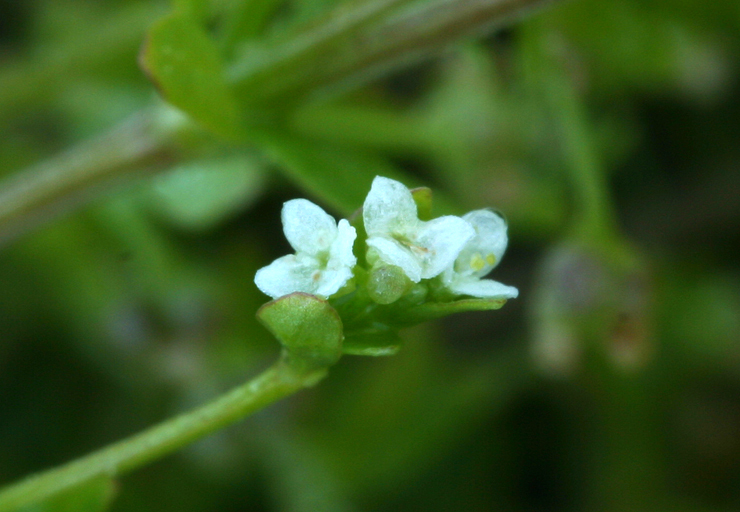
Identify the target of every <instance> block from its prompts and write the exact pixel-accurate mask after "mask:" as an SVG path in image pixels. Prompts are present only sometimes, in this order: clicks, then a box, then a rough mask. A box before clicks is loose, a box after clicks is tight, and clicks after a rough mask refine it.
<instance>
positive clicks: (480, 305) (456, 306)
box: [399, 299, 506, 325]
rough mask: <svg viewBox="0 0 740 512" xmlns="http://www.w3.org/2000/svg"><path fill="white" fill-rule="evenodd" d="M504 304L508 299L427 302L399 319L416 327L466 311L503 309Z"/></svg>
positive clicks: (404, 313) (409, 310) (406, 312)
mask: <svg viewBox="0 0 740 512" xmlns="http://www.w3.org/2000/svg"><path fill="white" fill-rule="evenodd" d="M504 304H506V299H462V300H456V301H454V302H427V303H425V304H422V305H420V306H416V307H413V308H409V309H407V310H405V311H404V312H403V316H400V317H399V319H400V320H401V321H402V322H403V323H404V324H408V325H414V324H418V323H422V322H427V321H429V320H434V319H435V318H442V317H445V316H448V315H453V314H455V313H463V312H465V311H489V310H492V309H501V308H502V307H503V305H504Z"/></svg>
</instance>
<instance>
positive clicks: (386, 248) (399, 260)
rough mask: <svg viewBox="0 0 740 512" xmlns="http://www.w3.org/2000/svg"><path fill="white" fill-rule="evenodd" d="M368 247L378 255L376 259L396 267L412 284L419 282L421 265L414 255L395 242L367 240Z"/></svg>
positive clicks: (378, 239)
mask: <svg viewBox="0 0 740 512" xmlns="http://www.w3.org/2000/svg"><path fill="white" fill-rule="evenodd" d="M367 245H368V247H372V248H373V249H375V251H376V252H377V253H378V257H379V258H380V259H381V260H382V261H384V262H385V263H390V264H391V265H396V266H397V267H401V269H402V270H403V271H404V272H405V273H406V275H407V276H408V277H409V279H411V280H412V281H413V282H415V283H418V282H419V281H421V263H420V262H419V259H418V258H417V257H416V256H414V254H412V253H411V251H409V249H408V248H406V247H404V246H403V245H402V244H401V243H399V242H397V241H396V240H391V239H389V238H382V237H375V238H368V239H367Z"/></svg>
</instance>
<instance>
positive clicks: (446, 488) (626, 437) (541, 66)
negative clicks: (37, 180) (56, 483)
mask: <svg viewBox="0 0 740 512" xmlns="http://www.w3.org/2000/svg"><path fill="white" fill-rule="evenodd" d="M419 3H420V2H419ZM174 4H175V10H174V11H172V10H171V6H170V5H169V4H168V3H166V2H163V1H156V2H154V1H152V2H144V1H133V0H131V1H126V0H115V1H108V2H94V1H91V0H53V1H52V0H33V1H26V2H12V1H10V0H2V1H0V114H1V115H0V174H2V175H10V174H11V173H14V172H15V171H17V170H18V169H21V168H23V167H26V166H29V165H31V164H33V163H35V162H38V161H43V160H44V159H46V158H49V157H51V156H53V155H55V154H57V153H58V152H59V151H61V150H63V149H65V148H67V147H69V146H74V145H76V144H78V143H80V142H82V141H84V140H86V139H88V138H90V137H92V136H94V135H96V134H98V133H100V132H102V131H105V130H106V129H108V128H109V127H112V126H114V125H115V124H116V123H118V122H119V121H121V120H123V119H124V118H126V117H128V116H129V115H130V114H132V113H134V112H136V111H139V110H141V109H145V108H149V106H150V105H151V104H152V103H153V102H157V101H158V100H156V99H155V98H154V96H155V94H154V92H153V87H152V85H151V83H150V82H149V81H148V80H147V78H146V77H145V75H144V73H142V71H141V70H140V69H139V68H138V67H137V55H138V53H139V49H140V46H141V45H142V42H143V41H144V40H145V37H146V33H147V30H149V29H150V28H151V27H155V28H154V29H153V32H151V33H150V35H149V39H148V43H147V44H148V45H149V46H147V47H146V50H145V51H144V53H143V57H142V60H143V61H144V67H146V68H147V72H149V73H150V74H152V73H153V74H154V75H155V81H157V82H158V87H159V90H160V92H162V93H164V94H165V96H167V97H168V99H169V100H170V101H172V102H173V103H174V104H175V105H178V106H179V107H180V108H182V109H183V110H185V111H186V112H187V113H189V114H190V115H191V117H192V118H193V119H195V120H197V121H199V122H200V123H202V125H203V126H204V127H205V128H206V129H210V130H211V131H212V132H213V133H214V134H213V135H209V134H205V133H204V134H199V135H198V138H197V141H195V142H193V140H191V139H184V140H181V141H180V142H179V143H180V146H179V154H178V158H176V163H175V164H174V165H172V168H171V169H170V170H168V171H166V172H164V173H161V174H159V175H157V176H155V177H153V178H147V179H141V180H139V181H137V182H136V183H134V184H133V185H129V186H127V187H119V188H118V189H116V190H115V191H114V192H113V193H109V194H106V195H100V197H98V198H97V199H95V200H94V201H93V202H92V204H90V205H89V206H86V207H85V208H83V209H80V210H78V211H76V212H74V213H72V214H70V215H68V216H67V217H64V218H62V219H59V220H55V221H54V222H52V223H50V224H48V225H45V226H43V227H41V228H39V229H37V230H36V231H35V232H33V233H31V234H28V235H26V236H24V237H23V238H21V239H19V240H17V241H15V242H14V243H13V244H12V245H7V246H5V247H4V248H3V251H2V253H0V286H1V287H2V293H0V333H2V341H1V342H0V482H2V483H7V482H11V481H13V480H15V479H17V478H19V477H21V476H23V475H25V474H27V473H30V472H33V471H38V470H41V469H43V468H45V467H48V466H51V465H55V464H58V463H61V462H64V461H66V460H68V459H71V458H74V457H77V456H79V455H81V454H83V453H85V452H87V451H90V450H92V449H95V448H97V447H99V446H102V445H103V444H106V443H109V442H111V441H114V440H116V439H119V438H121V437H123V436H126V435H129V434H131V433H133V432H135V431H137V430H139V429H141V428H143V427H145V426H148V425H151V424H153V423H155V422H157V421H160V420H162V419H163V418H165V417H168V416H170V415H172V414H174V413H176V412H178V411H182V410H185V409H187V408H189V407H192V406H194V405H196V404H200V403H202V402H204V401H205V400H207V399H209V398H210V397H213V396H215V395H216V394H218V393H219V392H220V391H222V390H225V389H227V388H228V387H230V386H232V385H234V384H236V383H238V382H241V381H243V380H244V379H245V378H246V377H247V376H249V375H252V374H253V373H255V372H256V371H258V370H259V369H260V368H263V367H264V366H265V365H266V364H267V363H268V362H270V361H271V360H272V359H274V358H275V356H276V355H277V352H278V344H277V343H276V342H275V340H274V339H273V338H272V337H271V336H270V334H269V333H268V332H267V331H266V330H265V329H264V328H263V327H262V326H261V325H260V324H259V323H258V321H257V319H256V318H255V312H256V311H257V309H258V308H259V306H260V305H261V304H262V303H263V302H265V301H266V297H264V296H262V295H261V294H260V293H259V291H258V290H257V289H256V287H255V286H254V284H253V278H254V274H255V271H256V270H257V269H258V268H259V267H261V266H263V265H264V264H266V263H267V262H269V261H271V260H272V259H273V258H274V257H276V256H278V255H281V254H285V253H286V252H288V248H287V245H286V243H285V242H284V241H283V237H282V235H280V232H281V229H280V225H279V210H280V205H281V203H282V202H283V201H285V200H287V199H290V198H294V197H308V198H309V199H312V200H314V201H317V202H320V203H321V204H323V205H325V206H327V207H330V208H334V213H336V214H337V215H349V214H351V213H352V211H353V210H354V209H355V208H357V207H359V206H360V205H361V202H362V198H363V197H364V194H365V193H366V191H367V190H368V186H369V183H370V180H371V179H372V177H373V176H374V175H375V174H382V175H385V176H390V177H394V178H397V179H402V180H403V181H405V182H406V183H407V184H408V185H410V186H415V185H421V184H423V185H427V186H430V187H432V188H433V190H434V193H435V207H437V208H438V212H437V213H445V212H447V211H452V212H460V211H464V210H469V209H473V208H482V207H487V206H491V207H495V208H497V209H499V210H500V211H502V212H503V213H504V214H505V215H506V216H507V218H508V221H509V234H510V239H511V243H510V248H509V251H508V255H507V256H506V257H505V258H504V261H503V262H502V264H501V266H500V267H498V269H497V275H496V278H497V279H500V280H501V281H502V282H505V283H508V284H512V285H515V286H517V287H518V288H519V289H520V292H521V295H520V298H519V299H517V300H514V301H510V302H509V303H508V304H507V305H506V306H505V307H504V308H503V309H502V310H501V311H497V312H479V313H464V314H460V315H456V316H453V317H450V318H448V319H446V320H444V321H442V322H439V323H430V324H426V325H423V326H419V327H415V328H413V329H409V330H407V331H405V332H404V333H402V334H403V338H404V345H403V348H402V350H401V351H400V352H399V353H398V354H397V355H395V356H393V357H390V358H383V359H374V358H358V357H351V356H347V357H344V358H343V360H342V361H341V362H340V364H338V365H337V366H336V367H334V368H333V369H332V372H331V374H330V376H329V378H328V379H327V380H325V381H324V382H322V384H321V386H318V387H317V388H315V389H312V390H310V391H307V392H303V393H302V394H300V395H297V396H295V397H292V398H290V399H288V400H286V401H284V402H282V403H280V404H277V405H275V406H272V407H271V408H270V409H268V410H266V411H264V412H262V413H259V414H258V415H256V416H255V417H253V418H250V419H249V420H248V421H246V422H243V423H241V424H239V425H238V426H235V427H232V428H229V429H227V430H224V431H222V432H220V433H218V434H216V435H214V436H211V437H210V438H208V439H206V440H204V441H202V442H199V443H197V444H196V445H194V446H193V447H191V448H190V449H188V450H186V451H184V452H183V453H180V454H178V455H175V456H173V457H169V458H167V459H164V460H162V461H161V462H157V463H155V464H154V465H152V466H151V467H149V468H146V469H144V470H141V471H138V472H136V473H134V474H132V475H130V476H127V477H125V478H123V479H121V480H119V481H117V483H116V484H115V486H116V492H115V493H114V494H115V500H114V502H113V505H112V508H111V510H114V511H122V512H123V511H128V510H131V511H152V512H156V511H170V510H178V511H182V512H189V511H202V510H209V511H231V510H255V511H296V512H299V511H316V510H322V511H362V510H383V511H394V510H425V511H436V510H439V511H448V510H470V511H477V510H481V511H483V510H486V511H487V510H512V511H517V510H522V511H524V510H552V511H556V510H563V511H566V510H568V511H570V510H615V511H616V510H619V511H624V510H650V511H656V510H671V511H702V510H737V509H738V507H740V335H739V334H738V333H740V268H739V267H738V261H737V254H738V246H739V244H740V237H739V233H740V229H739V228H740V200H739V199H738V198H740V173H739V172H738V167H739V166H740V144H738V141H739V140H740V123H738V121H737V120H738V119H740V80H738V76H740V75H739V73H738V71H739V70H740V37H738V34H740V4H739V3H738V2H736V1H734V0H717V1H715V2H702V1H700V0H639V1H638V0H625V1H616V0H605V1H596V0H572V1H570V2H566V3H563V4H553V5H552V6H550V7H548V8H547V9H544V10H542V11H539V12H536V13H533V15H532V16H531V17H530V18H528V19H526V20H524V21H521V22H517V23H516V24H514V25H512V26H509V27H507V28H505V29H502V30H498V31H496V32H494V33H492V34H488V35H486V36H485V37H483V38H478V39H465V40H462V41H460V42H459V43H457V44H456V45H454V46H452V47H450V48H449V49H448V51H446V52H445V53H443V54H442V55H441V56H438V57H436V58H434V59H426V60H423V61H419V62H413V63H410V64H409V65H407V66H405V67H404V68H403V69H400V70H399V71H395V72H394V73H392V74H390V75H388V76H384V77H381V73H379V72H372V73H370V74H369V75H368V76H367V77H364V78H362V79H359V78H357V76H356V71H357V70H354V69H347V68H346V63H347V62H348V61H346V60H342V59H344V58H345V57H346V55H344V54H343V53H342V51H341V50H342V49H343V48H345V47H346V45H348V44H349V42H351V39H347V40H345V39H341V38H340V39H337V40H332V41H330V43H331V44H329V43H327V44H328V45H329V47H331V48H335V49H336V50H337V53H336V55H337V56H338V58H337V61H336V62H332V63H331V64H332V66H333V67H332V66H329V65H328V64H329V63H323V64H326V66H327V67H326V68H323V67H322V65H323V64H322V63H321V62H318V63H317V62H315V61H310V59H309V60H307V61H301V62H303V64H301V66H303V67H302V68H300V73H298V71H296V73H297V74H296V75H295V76H294V77H285V76H283V75H280V74H277V75H275V76H266V75H265V74H264V73H263V74H262V75H259V73H257V72H255V73H256V74H253V75H245V76H256V77H257V78H254V79H251V81H250V80H246V79H244V80H245V81H242V82H240V81H239V80H238V79H236V78H234V77H235V76H237V75H238V73H237V71H239V70H242V71H243V69H257V70H259V69H261V68H259V65H261V64H260V63H261V62H267V61H268V60H269V59H268V57H269V58H274V57H275V55H276V53H275V52H276V51H277V50H275V48H278V49H279V48H282V47H281V46H280V44H281V43H280V41H281V39H280V37H282V36H281V34H285V33H290V34H293V33H303V32H301V30H305V27H306V26H308V27H309V28H311V27H313V26H314V25H313V24H312V23H314V20H316V19H326V18H322V16H323V17H325V16H326V13H327V12H330V9H332V8H333V7H334V5H335V4H338V2H333V1H328V0H311V1H309V0H304V1H288V2H276V1H274V0H211V1H206V0H203V1H187V0H181V1H177V2H174ZM340 7H341V6H340ZM173 12H174V14H173ZM332 12H333V11H332ZM163 16H166V17H165V18H163ZM330 18H331V17H330ZM162 20H164V21H162ZM168 20H169V21H168ZM172 20H176V21H174V22H173V21H172ZM183 20H186V21H183ZM305 22H308V25H305ZM367 23H369V22H367ZM185 25H187V26H185ZM361 26H364V25H361V24H360V23H359V22H358V27H360V28H361ZM183 27H184V28H183ZM188 27H190V28H188ZM192 27H195V28H194V29H193V30H190V29H191V28H192ZM360 28H358V29H357V30H360ZM167 30H172V31H174V32H175V36H177V39H176V41H177V43H178V44H182V45H183V46H185V47H187V48H188V51H193V52H195V53H193V54H189V55H190V56H189V57H188V58H189V61H188V64H191V63H192V62H194V61H196V60H197V61H198V62H200V63H201V64H202V65H201V67H200V68H197V67H195V66H194V65H189V66H185V67H186V68H187V69H186V70H184V71H182V72H180V71H179V70H178V69H176V68H175V69H171V70H169V71H168V73H169V74H167V73H165V75H162V74H161V72H160V71H157V69H160V70H161V67H162V66H166V65H170V64H171V62H170V61H169V60H168V59H167V58H163V57H162V54H161V53H157V51H160V50H161V49H162V47H161V46H159V47H157V46H156V43H157V41H156V37H163V36H162V33H163V32H166V31H167ZM180 31H184V32H180ZM188 31H189V32H188ZM193 31H195V33H197V34H198V36H197V37H194V36H193V37H191V36H192V33H194V32H193ZM173 37H174V36H173ZM152 45H154V46H152ZM332 45H333V46H332ZM270 52H273V53H270ZM344 53H346V51H345V52H344ZM165 57H166V56H165ZM339 57H341V59H340V58H339ZM260 59H263V60H260ZM264 59H267V60H264ZM240 62H246V64H243V66H247V67H246V68H244V67H243V66H242V67H241V68H240V67H239V66H236V67H234V66H235V63H240ZM222 66H223V69H227V70H231V71H229V72H227V73H225V76H226V81H225V82H224V83H220V82H216V80H218V76H220V71H218V70H219V69H220V68H221V67H222ZM249 66H253V67H252V68H250V67H249ZM286 66H288V67H287V68H286V69H288V70H290V67H289V65H288V64H286ZM296 66H297V65H296ZM342 66H345V67H342ZM368 66H369V64H368ZM318 68H321V72H322V73H323V72H324V69H328V70H332V72H336V73H340V72H342V73H344V72H346V74H347V79H348V80H349V83H350V84H353V85H352V86H350V85H347V84H343V85H342V86H341V87H338V88H337V89H336V90H332V91H330V92H326V91H324V90H323V89H322V90H321V91H319V92H320V94H319V93H317V94H315V95H313V93H310V91H308V92H307V90H303V89H301V87H305V88H310V87H314V85H315V83H314V82H311V83H308V82H306V83H304V82H302V81H300V80H298V78H300V77H310V76H313V75H311V74H310V73H311V72H312V69H318ZM235 69H236V71H234V70H235ZM296 70H298V68H296ZM157 73H159V74H157ZM187 73H194V74H191V75H187ZM229 73H231V74H229ZM301 73H303V74H301ZM326 73H329V72H328V71H326ZM163 76H165V77H170V79H171V81H167V80H169V79H167V78H165V82H162V79H163V78H162V77H163ZM317 76H318V75H317ZM363 76H364V75H363ZM209 77H210V78H212V79H213V80H214V81H208V80H207V78H209ZM296 77H298V78H296ZM319 79H321V80H324V79H326V77H325V76H324V75H321V76H319V77H318V78H316V80H317V82H316V83H318V80H319ZM183 82H188V83H187V84H185V85H184V86H183V87H185V89H183V90H180V89H178V88H179V87H181V86H182V83H183ZM219 83H220V85H219ZM193 84H195V85H193ZM235 84H236V85H235ZM316 87H318V86H316ZM280 88H282V89H280ZM317 90H318V89H317ZM192 91H196V93H193V92H192ZM286 91H287V92H286ZM311 91H313V89H311ZM278 93H279V94H278ZM257 97H258V98H261V99H260V100H259V101H257V100H255V99H254V98H257ZM265 98H267V99H265ZM276 98H277V99H276ZM268 100H269V101H268ZM255 102H256V103H255ZM268 104H269V106H266V105H268ZM193 105H195V106H193ZM235 105H236V106H235ZM255 105H256V106H255ZM157 108H158V109H159V110H158V111H159V112H165V113H166V114H163V115H166V116H170V117H171V119H172V120H173V121H172V122H178V121H177V119H178V116H180V115H181V114H178V113H175V112H173V111H171V110H167V108H169V107H164V106H162V105H160V104H159V103H158V107H157ZM235 109H241V110H239V115H235V112H236V110H235ZM242 124H243V125H242ZM219 136H221V137H224V138H223V139H220V138H219ZM437 198H439V200H437ZM91 485H92V486H93V487H95V486H97V487H95V488H93V487H90V488H89V493H90V494H89V496H88V499H89V500H91V501H90V503H91V504H90V505H89V507H90V508H89V510H97V509H95V508H94V507H96V506H100V504H101V503H103V502H104V501H106V500H108V499H109V498H110V496H111V487H110V483H109V482H92V484H91ZM95 493H98V494H95ZM96 500H98V501H96ZM93 502H95V503H93ZM57 505H58V507H57V508H49V509H48V510H75V509H76V508H69V507H75V506H76V505H74V504H70V503H69V502H66V503H65V502H64V497H62V498H61V501H60V504H57ZM59 507H62V508H59ZM64 507H67V508H64ZM77 508H79V507H77ZM45 510H46V509H45Z"/></svg>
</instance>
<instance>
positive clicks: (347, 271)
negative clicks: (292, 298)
mask: <svg viewBox="0 0 740 512" xmlns="http://www.w3.org/2000/svg"><path fill="white" fill-rule="evenodd" d="M281 217H282V221H283V230H284V231H285V237H286V238H287V239H288V242H290V245H291V246H292V247H293V249H295V251H296V253H295V254H290V255H288V256H283V257H282V258H278V259H276V260H275V261H273V262H272V263H271V264H270V265H268V266H266V267H263V268H261V269H259V270H258V271H257V275H256V276H255V277H254V282H255V284H256V285H257V288H259V289H260V290H262V291H263V292H264V293H265V294H267V295H269V296H270V297H272V298H273V299H276V298H278V297H282V296H283V295H288V294H290V293H293V292H305V293H310V294H312V295H317V296H319V297H323V298H327V297H330V296H331V295H333V294H335V293H336V292H337V291H339V289H340V288H341V287H342V286H344V285H345V284H346V283H347V281H348V280H349V279H350V278H351V277H352V268H353V267H354V266H355V264H356V263H357V258H355V256H354V255H353V254H352V244H353V243H354V241H355V238H356V237H357V232H356V231H355V228H353V227H352V226H350V225H349V222H347V221H346V220H344V219H342V220H340V221H339V225H337V223H336V221H335V220H334V219H333V218H332V217H331V216H330V215H329V214H328V213H326V212H325V211H324V210H322V209H321V208H320V207H319V206H316V205H315V204H313V203H312V202H311V201H308V200H306V199H293V200H291V201H288V202H287V203H285V204H284V205H283V211H282V215H281Z"/></svg>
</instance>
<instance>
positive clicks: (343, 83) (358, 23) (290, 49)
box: [228, 0, 554, 106]
mask: <svg viewBox="0 0 740 512" xmlns="http://www.w3.org/2000/svg"><path fill="white" fill-rule="evenodd" d="M553 1H554V0H422V1H414V0H374V1H366V2H363V3H360V4H359V5H358V6H356V7H355V9H354V10H352V11H349V12H347V10H346V5H344V4H342V5H341V6H339V7H338V8H337V9H336V10H334V11H331V12H330V13H329V14H328V15H327V17H326V18H325V19H324V20H323V22H319V23H311V25H310V26H309V29H308V30H305V31H303V32H302V33H299V34H297V35H293V36H292V37H291V38H290V39H288V40H283V41H279V42H276V43H274V44H273V45H272V46H271V47H267V48H265V51H264V52H262V53H261V54H260V57H259V60H257V59H256V58H255V57H254V55H253V52H252V53H247V54H246V57H245V58H243V59H241V60H238V61H237V62H236V63H235V64H234V65H233V66H232V67H231V69H230V70H229V73H228V76H229V80H230V82H231V83H232V84H233V86H234V87H235V89H236V90H237V91H238V92H239V93H240V95H241V96H242V97H243V98H249V101H250V102H254V104H259V103H262V104H267V103H270V102H273V103H275V104H279V105H283V106H284V104H285V102H286V101H287V102H289V103H291V104H295V103H297V102H299V101H300V100H302V99H303V98H305V97H306V96H310V95H326V94H335V93H336V92H337V90H340V91H341V90H344V89H347V88H356V87H358V86H359V85H361V84H364V83H367V82H368V81H370V80H372V79H376V78H378V77H380V76H383V75H387V74H388V73H390V72H392V71H394V70H396V69H399V68H402V67H404V66H408V65H409V64H410V63H413V62H418V61H420V60H422V59H424V58H427V57H429V56H431V55H433V54H435V53H439V52H440V51H441V50H442V49H444V48H445V47H446V46H448V45H449V44H451V43H453V42H456V41H458V40H460V38H463V37H471V36H476V35H483V34H485V33H487V32H489V31H490V30H491V29H492V28H494V27H497V26H501V25H503V24H505V23H508V22H511V21H512V19H514V18H518V17H521V16H522V15H524V14H525V13H528V12H529V11H531V10H532V9H534V8H537V7H540V6H542V5H544V4H547V3H550V2H553Z"/></svg>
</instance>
